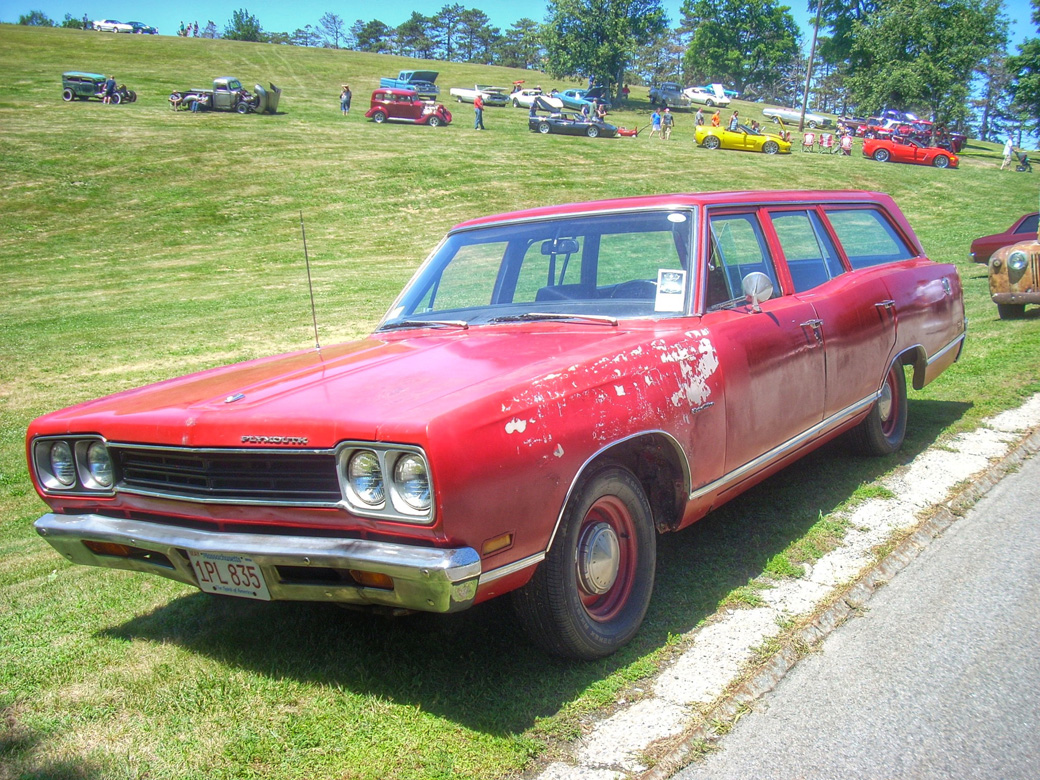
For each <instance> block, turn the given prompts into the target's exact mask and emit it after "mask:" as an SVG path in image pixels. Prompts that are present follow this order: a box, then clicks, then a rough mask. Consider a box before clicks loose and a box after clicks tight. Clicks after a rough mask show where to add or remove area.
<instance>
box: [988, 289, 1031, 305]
mask: <svg viewBox="0 0 1040 780" xmlns="http://www.w3.org/2000/svg"><path fill="white" fill-rule="evenodd" d="M991 297H992V298H993V303H1040V291H1036V292H998V293H992V294H991Z"/></svg>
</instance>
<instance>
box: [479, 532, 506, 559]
mask: <svg viewBox="0 0 1040 780" xmlns="http://www.w3.org/2000/svg"><path fill="white" fill-rule="evenodd" d="M512 544H513V535H512V534H502V535H501V536H496V537H495V538H494V539H488V540H487V541H486V542H484V545H483V546H482V547H481V548H480V553H481V555H491V553H496V552H498V551H499V550H504V549H506V548H507V547H511V546H512Z"/></svg>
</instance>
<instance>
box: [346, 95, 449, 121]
mask: <svg viewBox="0 0 1040 780" xmlns="http://www.w3.org/2000/svg"><path fill="white" fill-rule="evenodd" d="M365 118H366V119H371V120H372V121H373V122H375V123H376V124H377V125H381V124H383V122H407V123H409V124H413V125H429V126H430V127H439V126H440V125H449V124H451V112H450V111H448V109H446V108H445V107H444V106H442V105H441V104H440V103H436V102H434V101H432V100H422V99H420V98H419V94H418V93H417V92H416V91H415V90H413V89H390V88H385V87H384V88H382V89H377V90H376V91H375V92H373V93H372V103H371V107H370V108H369V109H368V111H366V112H365Z"/></svg>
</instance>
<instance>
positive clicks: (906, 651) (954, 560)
mask: <svg viewBox="0 0 1040 780" xmlns="http://www.w3.org/2000/svg"><path fill="white" fill-rule="evenodd" d="M720 748H721V749H720V750H719V751H718V752H716V753H713V754H711V755H710V756H709V757H708V758H707V759H705V760H703V761H701V762H697V763H694V764H692V765H691V766H689V767H687V768H686V769H684V770H682V771H680V772H679V773H677V774H676V775H674V776H673V780H695V779H699V778H713V779H715V778H740V779H741V780H744V779H745V778H755V779H756V780H769V779H770V778H783V779H784V780H787V779H788V778H971V779H972V780H987V779H988V778H994V779H995V780H996V779H999V780H1017V779H1018V778H1021V779H1022V780H1027V779H1028V780H1035V778H1038V777H1040V456H1034V457H1033V458H1032V459H1030V460H1029V461H1027V462H1025V463H1024V464H1023V466H1022V468H1021V470H1020V471H1018V472H1017V473H1014V474H1011V475H1009V476H1008V477H1006V478H1004V479H1003V480H1002V481H1001V482H1000V484H998V485H997V486H996V487H995V488H994V489H993V490H991V491H990V492H989V493H988V494H987V495H986V496H985V497H984V498H983V499H982V500H981V501H980V502H979V503H978V504H977V505H976V506H975V508H974V509H973V510H972V511H971V512H970V513H969V514H968V515H967V516H965V517H964V518H962V519H961V520H959V521H958V522H956V523H955V524H954V525H953V526H952V527H951V528H949V529H948V530H947V531H946V533H945V534H944V535H943V536H942V537H941V538H940V539H937V540H936V541H935V542H933V543H932V544H931V545H930V546H929V547H928V548H927V549H926V550H925V551H924V552H923V553H922V554H921V556H920V557H919V558H918V559H917V560H916V561H915V562H913V563H912V564H911V565H910V566H909V567H908V568H907V569H905V570H904V571H903V572H902V573H901V574H899V575H898V576H897V577H895V578H894V579H893V580H892V582H891V583H890V584H889V585H887V586H885V587H884V588H881V589H880V590H879V591H878V592H877V593H876V594H875V595H874V597H873V598H872V599H871V600H870V601H869V602H868V603H867V611H866V612H865V613H864V614H863V615H862V616H860V617H856V618H853V619H851V620H850V621H849V622H848V623H847V624H846V625H844V626H842V627H841V628H839V629H838V630H836V631H835V632H834V633H832V634H831V635H830V637H828V639H827V640H826V641H825V642H824V645H823V650H822V652H820V653H816V654H813V655H811V656H809V657H807V658H804V659H803V660H802V661H801V662H799V664H798V666H796V667H795V669H794V670H793V671H792V672H791V673H790V674H789V675H788V676H787V678H785V679H784V680H783V681H782V682H781V683H780V685H779V686H778V687H777V689H776V690H775V691H773V692H772V693H771V694H768V695H767V696H766V697H764V698H763V699H761V700H760V701H759V702H758V704H757V705H756V706H755V711H754V712H753V713H751V714H748V715H745V716H744V717H743V718H742V719H740V721H738V723H737V725H736V727H735V728H734V729H733V731H732V732H731V733H730V734H729V735H727V736H726V737H725V738H723V739H722V740H721V742H720Z"/></svg>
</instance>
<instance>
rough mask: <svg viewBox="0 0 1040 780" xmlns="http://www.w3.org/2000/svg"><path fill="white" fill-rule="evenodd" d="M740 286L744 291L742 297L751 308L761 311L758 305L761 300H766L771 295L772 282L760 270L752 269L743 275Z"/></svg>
mask: <svg viewBox="0 0 1040 780" xmlns="http://www.w3.org/2000/svg"><path fill="white" fill-rule="evenodd" d="M740 287H741V289H742V290H743V291H744V297H745V298H747V299H748V303H750V304H751V308H752V309H753V310H754V311H756V312H758V311H762V307H761V306H760V305H759V304H760V303H762V301H768V300H769V299H770V298H772V297H773V283H772V282H771V281H770V279H769V277H768V276H766V275H765V274H764V273H762V272H760V271H752V272H751V273H749V274H748V275H747V276H745V277H744V279H743V281H741V283H740Z"/></svg>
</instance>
